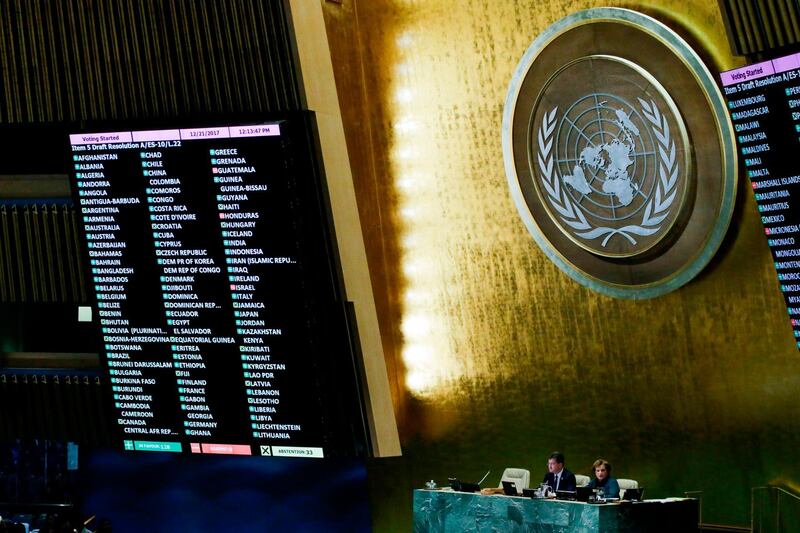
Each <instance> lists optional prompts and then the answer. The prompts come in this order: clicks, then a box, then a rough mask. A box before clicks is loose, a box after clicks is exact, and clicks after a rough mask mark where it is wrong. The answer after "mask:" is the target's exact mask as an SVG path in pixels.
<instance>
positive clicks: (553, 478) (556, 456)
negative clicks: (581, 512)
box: [542, 452, 576, 492]
mask: <svg viewBox="0 0 800 533" xmlns="http://www.w3.org/2000/svg"><path fill="white" fill-rule="evenodd" d="M542 483H547V484H548V485H550V488H552V489H553V491H558V490H566V491H571V492H575V485H576V483H575V474H573V473H572V472H570V471H569V470H567V469H566V468H564V454H563V453H561V452H553V453H551V454H550V457H549V458H548V459H547V473H546V474H545V475H544V479H543V480H542Z"/></svg>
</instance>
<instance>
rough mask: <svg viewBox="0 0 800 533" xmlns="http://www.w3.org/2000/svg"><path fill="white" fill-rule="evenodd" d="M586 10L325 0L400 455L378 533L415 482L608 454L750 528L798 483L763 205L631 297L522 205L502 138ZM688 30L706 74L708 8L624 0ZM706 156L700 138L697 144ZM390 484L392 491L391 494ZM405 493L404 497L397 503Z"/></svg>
mask: <svg viewBox="0 0 800 533" xmlns="http://www.w3.org/2000/svg"><path fill="white" fill-rule="evenodd" d="M601 5H605V3H604V2H599V1H588V0H583V1H582V0H570V1H566V0H561V1H551V2H543V1H527V2H523V1H515V0H503V1H498V2H485V1H484V0H466V1H462V2H452V1H449V0H424V1H423V0H419V1H414V0H406V1H401V0H370V1H358V0H344V2H343V3H342V4H337V3H330V2H326V3H324V9H325V16H326V25H327V30H328V38H329V40H330V45H331V52H332V57H333V63H334V69H335V75H336V83H337V88H338V92H339V98H340V104H341V108H342V113H343V121H344V125H345V132H346V135H347V143H348V150H349V155H350V160H351V164H352V169H353V175H354V181H355V187H356V195H357V200H358V208H359V215H360V218H361V224H362V228H363V231H364V237H365V242H366V246H367V255H368V261H369V266H370V274H371V276H372V284H373V289H374V293H375V298H376V307H377V310H378V315H379V320H380V328H381V335H382V342H383V344H384V349H385V353H386V357H387V368H388V371H389V380H390V383H391V388H392V396H393V400H394V405H395V409H396V414H397V417H398V423H399V425H400V431H401V433H400V436H401V443H402V445H403V449H404V457H402V458H400V459H396V460H375V461H371V462H370V463H369V468H370V483H371V486H372V487H373V491H372V503H373V506H372V511H373V521H374V525H375V528H376V531H393V530H397V531H409V530H410V529H411V526H410V521H411V489H412V488H413V487H419V486H421V485H422V483H423V482H424V481H425V480H428V479H431V478H433V479H435V480H438V481H440V482H442V481H445V480H446V478H447V477H448V476H454V475H455V476H459V477H460V478H462V479H464V480H469V481H474V480H477V479H479V478H480V477H481V476H482V475H483V473H484V472H485V471H486V470H487V469H490V468H491V469H492V474H491V475H490V476H489V478H488V479H487V483H492V484H494V483H497V482H498V479H499V476H500V473H501V471H502V469H503V468H504V467H506V466H519V467H525V468H530V469H531V470H532V479H533V480H538V477H539V476H540V475H543V473H544V470H545V468H544V464H545V461H546V456H547V454H548V453H549V452H551V451H552V450H555V449H559V450H561V451H563V452H564V453H565V454H566V455H567V462H568V466H569V467H570V468H571V469H573V470H574V471H577V472H579V473H585V472H586V471H587V470H588V468H589V466H590V465H591V462H592V461H593V460H594V459H596V458H597V457H604V458H606V459H608V460H609V461H611V463H612V464H613V465H614V467H615V471H616V473H617V475H618V476H619V477H626V478H633V479H637V480H639V481H640V483H641V484H642V485H643V486H644V487H646V494H647V495H648V496H650V497H658V496H668V495H681V494H682V492H683V491H684V490H704V491H705V492H704V510H703V511H704V519H705V520H706V521H709V522H716V523H729V524H745V523H748V522H749V490H750V487H752V486H757V485H761V484H764V483H767V482H771V481H783V482H786V483H790V482H797V481H800V465H798V464H797V461H795V460H794V455H795V450H796V448H797V446H798V445H800V430H799V429H798V428H797V425H796V422H794V421H796V420H798V419H800V403H798V402H797V401H796V391H797V390H798V388H799V387H798V386H799V385H800V354H799V353H798V351H797V349H796V348H795V345H794V342H793V338H792V330H791V327H790V326H789V323H788V316H787V314H786V310H785V308H784V304H783V300H782V297H781V293H780V291H779V289H778V281H777V277H776V274H775V270H774V268H773V266H772V263H771V258H770V254H769V249H768V247H767V243H766V239H765V238H764V235H763V229H762V227H761V223H760V221H759V218H758V211H757V209H756V206H755V201H754V199H753V195H752V192H750V191H749V189H748V188H747V186H748V182H747V181H746V180H741V183H740V190H739V191H738V199H737V207H736V210H735V213H734V216H733V221H732V223H731V228H730V230H729V232H728V236H727V238H726V240H725V242H724V244H723V246H722V248H721V249H720V251H719V253H718V254H717V256H716V257H715V259H714V260H713V261H712V263H711V264H710V265H709V266H708V267H707V268H706V269H705V270H704V272H703V273H701V274H700V276H698V277H697V278H696V279H695V280H694V281H692V282H691V283H689V284H688V285H687V286H685V287H684V288H682V289H680V290H678V291H676V292H674V293H672V294H669V295H667V296H664V297H661V298H657V299H654V300H647V301H638V302H637V301H621V300H614V299H611V298H607V297H604V296H601V295H598V294H596V293H593V292H591V291H589V290H588V289H585V288H584V287H582V286H580V285H578V284H577V283H575V282H573V281H571V280H570V279H569V278H567V276H565V275H564V274H562V273H561V272H560V271H559V270H558V269H557V267H556V266H555V265H553V264H552V263H551V262H550V261H549V260H548V259H547V258H546V257H545V256H544V254H543V253H542V252H541V251H540V250H539V248H538V247H537V246H536V244H535V243H534V242H533V239H532V238H531V237H530V235H529V234H528V232H527V231H526V230H525V228H524V226H523V223H522V221H521V219H520V217H519V216H518V214H517V210H516V208H515V206H514V205H513V202H512V200H511V197H510V195H509V192H508V186H507V181H506V177H505V173H504V167H503V156H502V150H501V140H500V125H501V120H502V111H503V104H504V101H505V97H506V90H507V87H508V82H509V80H510V78H511V75H512V73H513V72H514V68H515V67H516V64H517V62H518V60H519V59H520V57H521V56H522V54H523V53H524V51H525V50H526V49H527V47H528V45H529V44H530V42H531V41H532V40H533V39H534V38H535V37H536V35H538V34H539V33H540V32H541V31H542V30H543V29H544V28H545V27H547V26H548V25H550V24H551V23H553V22H555V21H556V20H558V19H560V18H561V17H563V16H565V15H567V14H569V13H571V12H574V11H576V10H578V9H583V8H588V7H598V6H601ZM615 5H617V6H619V7H630V8H634V9H638V10H640V11H642V12H644V13H647V14H650V15H652V16H654V17H656V18H658V19H659V20H661V21H662V22H665V23H666V24H668V25H669V26H670V27H672V28H673V29H675V30H676V31H677V32H678V33H680V34H681V35H682V36H684V38H686V39H687V40H688V41H689V42H690V44H692V45H693V46H694V47H695V48H696V49H697V51H698V52H699V53H700V55H701V56H702V57H703V58H704V59H705V60H706V62H707V63H708V65H709V67H710V68H711V69H712V70H715V69H728V68H733V67H736V66H739V65H741V64H742V60H741V58H735V57H733V56H731V55H730V49H729V46H728V43H727V41H726V37H725V29H724V25H723V22H722V19H721V16H720V13H719V8H718V6H717V3H716V2H709V1H707V0H688V1H687V0H675V1H663V2H617V3H615ZM696 142H702V141H701V140H696ZM398 480H399V481H400V483H398ZM388 486H391V487H392V488H391V489H387V487H388Z"/></svg>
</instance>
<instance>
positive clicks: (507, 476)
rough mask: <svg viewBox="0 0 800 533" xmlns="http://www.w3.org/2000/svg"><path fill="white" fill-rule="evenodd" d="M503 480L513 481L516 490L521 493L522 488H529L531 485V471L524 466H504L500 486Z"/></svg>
mask: <svg viewBox="0 0 800 533" xmlns="http://www.w3.org/2000/svg"><path fill="white" fill-rule="evenodd" d="M503 481H511V482H513V483H514V485H516V487H517V492H519V493H521V492H522V489H529V488H530V486H531V471H530V470H525V469H524V468H506V469H505V470H504V471H503V475H502V476H501V477H500V487H502V486H503Z"/></svg>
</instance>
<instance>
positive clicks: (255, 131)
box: [69, 124, 281, 145]
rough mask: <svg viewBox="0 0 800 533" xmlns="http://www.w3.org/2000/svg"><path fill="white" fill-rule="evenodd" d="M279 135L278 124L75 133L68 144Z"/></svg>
mask: <svg viewBox="0 0 800 533" xmlns="http://www.w3.org/2000/svg"><path fill="white" fill-rule="evenodd" d="M280 134H281V128H280V126H279V125H278V124H253V125H251V126H221V127H217V128H188V129H180V130H143V131H118V132H110V133H76V134H72V135H70V136H69V142H70V144H73V145H77V144H104V143H123V142H147V141H151V142H152V141H176V140H184V141H197V140H201V139H228V138H231V137H273V136H276V135H280Z"/></svg>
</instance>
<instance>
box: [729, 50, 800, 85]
mask: <svg viewBox="0 0 800 533" xmlns="http://www.w3.org/2000/svg"><path fill="white" fill-rule="evenodd" d="M797 68H800V53H798V54H791V55H788V56H783V57H779V58H778V59H773V60H772V61H763V62H761V63H756V64H754V65H748V66H746V67H742V68H737V69H734V70H728V71H726V72H722V73H720V78H722V86H723V87H727V86H728V85H734V84H736V83H741V82H743V81H750V80H757V79H758V78H764V77H766V76H771V75H772V74H780V73H782V72H788V71H790V70H794V69H797Z"/></svg>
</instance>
